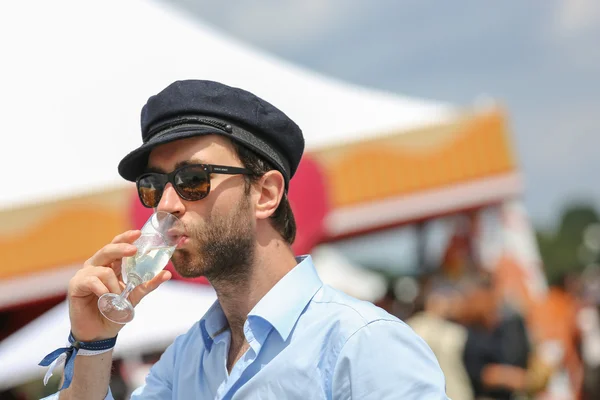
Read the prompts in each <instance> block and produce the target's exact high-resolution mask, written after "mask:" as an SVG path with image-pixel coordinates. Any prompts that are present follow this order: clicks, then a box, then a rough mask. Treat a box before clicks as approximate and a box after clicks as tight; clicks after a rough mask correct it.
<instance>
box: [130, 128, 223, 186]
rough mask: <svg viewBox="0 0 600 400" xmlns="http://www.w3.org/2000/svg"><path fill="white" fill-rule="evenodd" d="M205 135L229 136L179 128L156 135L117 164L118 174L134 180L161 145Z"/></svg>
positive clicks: (200, 129)
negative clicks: (151, 154) (156, 148)
mask: <svg viewBox="0 0 600 400" xmlns="http://www.w3.org/2000/svg"><path fill="white" fill-rule="evenodd" d="M205 135H223V136H230V135H229V134H228V133H227V132H225V131H222V130H219V129H218V128H214V127H209V126H207V127H194V128H189V127H185V128H181V129H180V130H177V129H175V130H172V131H170V132H169V133H165V134H163V135H157V136H155V137H153V138H152V139H150V140H149V141H148V142H146V143H144V144H143V145H141V146H140V147H138V148H137V149H135V150H133V151H132V152H131V153H129V154H127V155H126V156H125V157H124V158H123V159H122V160H121V162H120V163H119V174H120V175H121V176H122V177H123V178H125V179H126V180H128V181H131V182H135V180H136V179H137V178H138V177H139V176H140V175H142V174H143V173H144V172H146V168H147V167H148V157H149V156H150V152H151V151H152V150H153V149H154V148H155V147H157V146H160V145H161V144H165V143H170V142H174V141H176V140H181V139H187V138H191V137H195V136H205Z"/></svg>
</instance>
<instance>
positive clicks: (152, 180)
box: [138, 175, 165, 208]
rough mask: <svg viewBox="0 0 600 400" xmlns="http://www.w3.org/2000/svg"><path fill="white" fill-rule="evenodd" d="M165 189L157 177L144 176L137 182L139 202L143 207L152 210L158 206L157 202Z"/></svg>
mask: <svg viewBox="0 0 600 400" xmlns="http://www.w3.org/2000/svg"><path fill="white" fill-rule="evenodd" d="M164 188H165V185H164V183H162V182H161V179H160V177H159V176H156V175H145V176H143V177H142V178H140V179H139V180H138V193H139V196H140V200H141V202H142V204H143V205H144V206H145V207H148V208H154V207H157V206H158V202H159V201H160V198H161V196H162V193H163V190H164Z"/></svg>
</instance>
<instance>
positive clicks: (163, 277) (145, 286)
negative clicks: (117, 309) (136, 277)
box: [129, 270, 173, 307]
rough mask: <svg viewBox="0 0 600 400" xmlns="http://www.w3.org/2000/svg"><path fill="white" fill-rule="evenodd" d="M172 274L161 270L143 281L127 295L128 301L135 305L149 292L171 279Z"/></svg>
mask: <svg viewBox="0 0 600 400" xmlns="http://www.w3.org/2000/svg"><path fill="white" fill-rule="evenodd" d="M172 276H173V275H172V274H171V272H170V271H167V270H162V271H160V272H159V273H158V274H157V275H156V276H155V277H154V278H152V279H150V280H149V281H148V282H144V283H142V284H141V285H139V286H137V287H136V288H135V289H133V291H132V292H131V294H130V295H129V301H130V302H131V304H132V305H133V306H134V307H135V306H136V305H138V304H139V302H140V301H141V300H142V299H143V298H144V297H145V296H146V295H147V294H148V293H150V292H152V291H153V290H155V289H156V288H157V287H159V286H160V285H162V284H163V283H165V282H166V281H168V280H169V279H171V277H172Z"/></svg>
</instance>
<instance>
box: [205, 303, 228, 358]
mask: <svg viewBox="0 0 600 400" xmlns="http://www.w3.org/2000/svg"><path fill="white" fill-rule="evenodd" d="M225 327H227V318H225V313H223V309H222V308H221V303H219V300H216V301H215V302H214V303H213V305H212V306H211V307H210V308H209V309H208V311H207V312H206V314H204V317H202V319H201V320H200V329H201V330H202V338H203V339H204V347H206V350H210V348H211V347H212V344H213V340H214V338H215V336H217V335H218V334H219V333H220V332H222V331H223V330H224V328H225Z"/></svg>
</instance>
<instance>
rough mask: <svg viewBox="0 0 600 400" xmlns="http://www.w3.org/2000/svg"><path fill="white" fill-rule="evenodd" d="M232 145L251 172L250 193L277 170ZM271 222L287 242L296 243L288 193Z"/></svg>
mask: <svg viewBox="0 0 600 400" xmlns="http://www.w3.org/2000/svg"><path fill="white" fill-rule="evenodd" d="M232 143H233V148H234V149H235V152H236V153H237V156H238V157H239V159H240V161H241V162H242V164H243V165H244V168H246V169H247V170H249V171H250V175H245V178H246V191H247V192H248V193H249V192H250V187H251V185H252V184H254V183H256V182H258V180H259V179H260V178H261V177H262V176H263V175H264V174H265V173H267V172H268V171H271V170H274V169H276V168H275V167H273V165H272V164H271V163H270V162H269V161H267V160H265V159H264V158H263V157H261V156H260V155H258V154H257V153H256V152H254V151H252V150H250V149H249V148H247V147H245V146H243V145H241V144H238V143H236V142H232ZM270 222H271V225H272V226H273V228H275V229H276V230H277V232H279V234H280V235H281V236H282V237H283V238H284V239H285V241H286V242H288V243H289V244H292V243H294V239H296V220H295V219H294V213H293V212H292V207H291V206H290V202H289V200H288V197H287V192H285V193H284V194H283V197H282V198H281V202H280V203H279V206H278V207H277V209H276V210H275V212H274V213H273V215H271V217H270Z"/></svg>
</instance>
